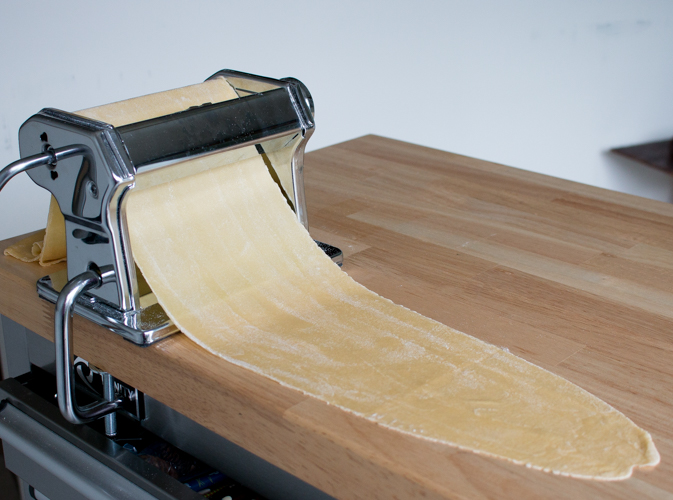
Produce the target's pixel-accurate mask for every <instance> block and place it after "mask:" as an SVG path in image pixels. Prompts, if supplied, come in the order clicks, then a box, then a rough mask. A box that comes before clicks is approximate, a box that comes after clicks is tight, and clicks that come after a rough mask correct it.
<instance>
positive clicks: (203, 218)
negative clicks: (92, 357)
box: [127, 156, 659, 480]
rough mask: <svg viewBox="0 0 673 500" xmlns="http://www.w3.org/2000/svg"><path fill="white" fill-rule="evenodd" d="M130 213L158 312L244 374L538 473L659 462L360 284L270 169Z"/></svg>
mask: <svg viewBox="0 0 673 500" xmlns="http://www.w3.org/2000/svg"><path fill="white" fill-rule="evenodd" d="M214 158H215V159H216V158H217V157H208V158H206V159H203V160H196V161H195V162H196V163H198V162H200V161H208V162H211V163H212V162H213V161H215V160H214ZM127 209H128V225H129V231H130V236H131V243H132V248H133V254H134V258H135V259H136V263H137V265H138V266H139V268H140V269H141V271H142V273H143V275H144V276H145V278H146V279H147V281H148V283H149V284H150V286H151V288H152V290H153V291H154V293H155V295H156V297H157V299H158V301H159V302H160V303H161V305H162V306H163V307H164V309H165V310H166V312H167V314H168V315H169V316H170V317H171V319H172V320H173V321H174V322H175V323H176V324H177V325H178V326H179V327H180V329H181V330H182V331H183V332H184V333H185V334H186V335H187V336H188V337H189V338H191V339H192V340H193V341H194V342H196V343H197V344H199V345H200V346H202V347H203V348H205V349H207V350H209V351H210V352H212V353H214V354H216V355H218V356H221V357H222V358H224V359H226V360H228V361H230V362H232V363H235V364H237V365H240V366H243V367H245V368H248V369H250V370H253V371H255V372H257V373H260V374H262V375H264V376H267V377H270V378H271V379H273V380H276V381H277V382H279V383H280V384H283V385H285V386H288V387H292V388H295V389H298V390H300V391H302V392H304V393H305V394H308V395H311V396H313V397H316V398H319V399H321V400H323V401H325V402H327V403H329V404H331V405H335V406H338V407H340V408H342V409H344V410H346V411H349V412H352V413H354V414H356V415H359V416H361V417H363V418H366V419H368V420H371V421H373V422H376V423H378V424H380V425H382V426H385V427H388V428H390V429H394V430H395V431H399V432H404V433H408V434H413V435H415V436H418V437H420V438H423V439H429V440H433V441H439V442H443V443H447V444H450V445H453V446H457V447H460V448H463V449H467V450H472V451H475V452H478V453H484V454H488V455H492V456H495V457H500V458H504V459H507V460H510V461H513V462H516V463H519V464H526V465H528V466H530V467H533V468H536V469H542V470H546V471H553V472H554V473H558V474H564V475H569V476H575V477H583V478H595V479H604V480H614V479H623V478H626V477H629V476H630V474H631V472H632V469H633V468H634V467H635V466H643V465H655V464H657V463H658V462H659V454H658V452H657V450H656V448H655V446H654V444H653V442H652V439H651V437H650V435H649V434H648V433H647V432H646V431H644V430H642V429H640V428H639V427H637V426H636V425H635V424H634V423H633V422H632V421H631V420H629V419H628V418H627V417H626V416H624V415H623V414H621V413H620V412H618V411H617V410H615V409H614V408H612V407H610V406H609V405H608V404H606V403H604V402H603V401H601V400H599V399H597V398H596V397H594V396H592V395H591V394H589V393H587V392H586V391H584V390H582V389H581V388H579V387H577V386H576V385H574V384H572V383H570V382H568V381H567V380H565V379H562V378H560V377H558V376H556V375H554V374H552V373H550V372H548V371H545V370H543V369H541V368H538V367H536V366H534V365H532V364H530V363H528V362H526V361H525V360H523V359H520V358H518V357H516V356H514V355H512V354H510V353H508V352H505V351H503V350H502V349H500V348H497V347H495V346H493V345H490V344H487V343H485V342H482V341H480V340H478V339H476V338H473V337H471V336H469V335H466V334H464V333H461V332H458V331H456V330H454V329H452V328H449V327H447V326H444V325H442V324H440V323H438V322H436V321H433V320H431V319H429V318H426V317H424V316H422V315H420V314H418V313H415V312H413V311H410V310H408V309H406V308H404V307H401V306H398V305H395V304H393V303H392V302H391V301H389V300H387V299H385V298H382V297H380V296H378V295H377V294H375V293H373V292H371V291H370V290H368V289H366V288H364V287H363V286H361V285H359V284H358V283H356V282H355V281H353V280H352V279H351V278H350V277H349V276H348V275H347V274H346V273H344V272H343V271H341V270H340V269H339V268H338V267H337V266H336V265H335V264H334V263H332V261H331V260H330V259H329V258H328V257H327V256H326V255H325V254H324V253H323V252H322V251H321V250H320V249H319V248H318V247H317V246H316V245H315V243H314V242H313V241H312V239H311V237H310V236H309V234H308V233H307V232H306V231H305V229H304V228H303V227H302V226H301V225H300V224H299V223H298V222H297V220H296V217H295V215H294V213H293V212H292V211H291V210H290V209H289V207H288V206H287V203H286V200H285V199H284V198H283V196H282V195H281V193H280V191H279V189H278V187H277V185H276V184H275V183H274V182H273V180H272V179H271V177H270V175H269V173H268V169H267V167H266V165H265V164H264V162H263V161H262V158H261V157H259V156H256V157H252V158H248V159H244V160H242V161H239V162H237V163H233V164H229V165H225V166H222V167H219V168H209V169H205V170H204V171H202V172H201V173H199V174H197V175H194V176H191V177H186V178H182V179H177V180H174V181H170V182H165V183H162V184H160V185H155V186H152V187H148V188H147V189H143V190H134V191H132V192H131V194H130V197H129V200H128V205H127Z"/></svg>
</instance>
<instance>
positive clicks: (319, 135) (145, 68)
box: [0, 0, 673, 239]
mask: <svg viewBox="0 0 673 500" xmlns="http://www.w3.org/2000/svg"><path fill="white" fill-rule="evenodd" d="M222 68H232V69H238V70H241V71H247V72H250V73H257V74H261V75H266V76H273V77H283V76H295V77H297V78H299V79H301V80H302V81H304V83H306V84H307V86H308V88H309V89H310V90H311V92H312V94H313V96H314V99H315V101H316V114H317V131H316V134H315V135H314V136H313V138H312V139H311V142H310V143H309V150H310V149H316V148H319V147H323V146H327V145H330V144H334V143H337V142H341V141H344V140H347V139H351V138H354V137H358V136H360V135H364V134H367V133H376V134H380V135H384V136H388V137H393V138H397V139H403V140H406V141H409V142H414V143H418V144H423V145H427V146H431V147H435V148H439V149H443V150H448V151H453V152H457V153H461V154H466V155H471V156H475V157H479V158H483V159H487V160H492V161H496V162H500V163H504V164H507V165H512V166H517V167H521V168H524V169H529V170H534V171H538V172H543V173H546V174H551V175H554V176H558V177H564V178H567V179H572V180H576V181H579V182H584V183H588V184H594V185H597V186H602V187H605V188H609V189H616V190H620V191H625V192H629V193H633V194H638V195H641V196H647V197H651V198H656V199H659V200H663V201H669V202H670V201H673V178H672V177H669V176H667V175H666V174H663V173H660V172H657V171H654V170H650V169H647V168H646V167H641V166H638V165H636V164H635V163H633V162H630V161H627V160H620V159H618V158H614V157H612V156H610V155H608V154H607V153H606V151H607V150H608V149H609V148H611V147H614V146H619V145H627V144H634V143H639V142H644V141H652V140H661V139H665V138H668V137H671V136H673V2H672V1H670V0H659V1H654V0H650V1H645V0H629V1H626V0H621V1H620V0H507V1H503V0H478V1H465V0H463V1H457V0H452V1H449V0H447V1H432V2H431V1H420V2H419V1H417V2H412V1H404V2H400V1H397V2H395V1H372V2H354V1H341V2H326V1H325V2H321V1H313V2H311V1H303V0H294V1H292V2H271V1H257V2H249V3H246V2H225V1H205V0H202V1H199V0H192V1H189V2H187V1H162V0H151V1H150V0H145V1H141V0H136V1H116V2H105V3H103V2H91V1H82V0H62V1H60V2H54V3H52V2H36V1H26V0H24V1H22V2H18V1H16V2H15V1H10V0H0V167H2V166H4V165H6V164H8V163H10V162H11V161H13V160H15V159H17V158H18V156H19V152H18V144H17V132H18V129H19V126H20V125H21V124H22V123H23V121H25V120H26V119H27V118H28V117H29V116H31V115H32V114H33V113H35V112H37V111H38V110H40V109H41V108H43V107H55V108H60V109H63V110H67V111H74V110H78V109H82V108H86V107H90V106H95V105H98V104H103V103H107V102H112V101H116V100H120V99H126V98H129V97H134V96H137V95H142V94H146V93H151V92H158V91H161V90H166V89H169V88H174V87H179V86H183V85H188V84H192V83H196V82H199V81H201V80H203V79H205V78H206V77H208V76H210V75H211V74H212V73H214V72H215V71H216V70H218V69H222ZM47 204H48V195H47V193H46V191H43V190H42V189H41V188H38V187H37V186H35V185H33V183H32V181H30V179H29V178H28V177H27V175H26V174H21V175H20V176H19V177H17V178H15V179H13V180H12V181H11V182H10V183H9V184H8V185H7V187H6V188H5V189H4V190H3V191H2V192H1V193H0V239H4V238H7V237H10V236H13V235H16V234H21V233H25V232H28V231H30V230H34V229H38V228H40V227H43V226H44V224H45V218H46V209H47Z"/></svg>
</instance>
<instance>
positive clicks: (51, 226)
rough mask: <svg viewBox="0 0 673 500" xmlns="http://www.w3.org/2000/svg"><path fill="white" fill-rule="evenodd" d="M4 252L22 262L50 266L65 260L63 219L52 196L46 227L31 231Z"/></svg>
mask: <svg viewBox="0 0 673 500" xmlns="http://www.w3.org/2000/svg"><path fill="white" fill-rule="evenodd" d="M4 254H5V255H9V256H11V257H14V258H15V259H19V260H21V261H23V262H35V261H37V262H39V264H40V265H41V266H50V265H51V264H56V263H58V262H63V261H64V260H65V257H66V249H65V220H64V219H63V214H61V210H60V209H59V208H58V203H57V202H56V199H55V198H54V197H53V196H52V197H51V201H50V203H49V214H48V215H47V228H46V229H42V230H41V231H36V232H34V233H31V234H30V235H29V236H27V237H26V238H24V239H22V240H21V241H19V242H17V243H15V244H13V245H11V246H9V247H7V248H5V250H4Z"/></svg>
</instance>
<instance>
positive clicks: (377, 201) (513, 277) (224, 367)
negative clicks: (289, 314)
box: [0, 136, 673, 499]
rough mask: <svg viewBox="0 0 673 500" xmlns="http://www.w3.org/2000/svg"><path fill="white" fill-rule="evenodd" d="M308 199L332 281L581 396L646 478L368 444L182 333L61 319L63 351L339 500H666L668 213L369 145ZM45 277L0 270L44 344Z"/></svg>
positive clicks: (47, 313) (672, 330)
mask: <svg viewBox="0 0 673 500" xmlns="http://www.w3.org/2000/svg"><path fill="white" fill-rule="evenodd" d="M306 193H307V198H308V206H309V216H310V223H311V228H312V229H311V232H312V234H313V236H314V237H315V238H318V239H321V240H323V241H326V242H328V243H331V244H334V245H337V246H339V247H341V248H342V249H343V250H344V253H345V261H344V267H343V270H344V271H345V272H347V273H349V274H350V275H351V276H352V277H353V278H355V279H356V280H357V281H359V282H360V283H362V284H364V285H365V286H367V287H368V288H370V289H372V290H374V291H375V292H377V293H379V294H381V295H383V296H385V297H388V298H390V299H392V300H394V301H395V302H397V303H399V304H403V305H405V306H407V307H410V308H411V309H414V310H416V311H418V312H420V313H422V314H425V315H426V316H429V317H431V318H434V319H436V320H438V321H441V322H443V323H445V324H447V325H449V326H452V327H455V328H457V329H459V330H462V331H464V332H466V333H469V334H471V335H474V336H476V337H479V338H481V339H483V340H486V341H488V342H492V343H494V344H496V345H499V346H503V347H507V348H508V349H509V350H510V351H511V352H513V353H515V354H517V355H519V356H521V357H523V358H525V359H527V360H529V361H531V362H533V363H535V364H537V365H539V366H542V367H544V368H546V369H548V370H551V371H552V372H554V373H557V374H558V375H561V376H562V377H565V378H567V379H569V380H571V381H572V382H574V383H576V384H578V385H580V386H581V387H583V388H585V389H587V390H589V391H590V392H592V393H593V394H595V395H596V396H598V397H600V398H602V399H603V400H605V401H607V402H608V403H610V404H611V405H613V406H614V407H616V408H617V409H619V410H620V411H622V412H623V413H625V414H626V415H627V416H628V417H630V418H631V419H633V420H634V421H635V422H636V424H638V425H640V426H641V427H643V428H645V429H647V430H649V431H650V432H651V433H652V435H653V438H654V441H655V443H656V445H657V447H658V449H659V451H660V453H661V464H660V465H659V466H658V467H656V468H654V469H652V470H637V471H636V472H635V474H634V476H633V477H632V478H631V479H629V480H626V481H619V482H597V481H587V480H578V479H569V478H564V477H557V476H554V475H552V474H546V473H544V472H538V471H533V470H529V469H526V468H525V467H521V466H517V465H512V464H510V463H507V462H505V461H502V460H497V459H492V458H487V457H484V456H480V455H476V454H474V453H470V452H465V451H459V450H457V449H454V448H451V447H449V446H443V445H438V444H435V443H429V442H426V441H422V440H420V439H415V438H412V437H409V436H405V435H401V434H397V433H395V432H392V431H389V430H384V429H382V428H379V427H378V426H377V425H375V424H373V423H370V422H367V421H365V420H363V419H360V418H357V417H354V416H353V415H350V414H348V413H345V412H343V411H341V410H339V409H336V408H334V407H330V406H327V405H326V404H323V403H321V402H319V401H317V400H315V399H312V398H309V397H306V396H303V395H302V394H300V393H298V392H296V391H293V390H290V389H287V388H285V387H281V386H280V385H278V384H277V383H275V382H272V381H270V380H268V379H266V378H264V377H262V376H260V375H257V374H255V373H253V372H250V371H248V370H246V369H243V368H240V367H237V366H234V365H232V364H230V363H228V362H226V361H224V360H222V359H219V358H217V357H215V356H213V355H211V354H209V353H208V352H206V351H205V350H203V349H200V348H198V347H197V346H195V345H194V344H192V343H191V342H190V341H189V340H188V339H187V338H185V337H184V336H183V335H177V336H174V337H172V338H170V339H168V340H165V341H162V342H160V343H158V344H156V345H154V346H151V347H149V348H139V347H136V346H134V345H132V344H130V343H128V342H126V341H123V340H122V339H121V338H119V337H117V336H116V335H114V334H112V333H110V332H108V331H106V330H104V329H103V328H100V327H97V326H95V325H93V324H92V323H89V322H87V321H85V320H82V319H80V318H76V320H75V329H76V332H75V351H76V353H77V354H78V355H80V356H82V357H84V358H85V359H88V360H89V361H91V362H92V363H94V364H95V365H97V366H99V367H100V368H102V369H104V370H107V371H109V372H111V373H112V374H113V375H114V376H115V377H117V378H119V379H121V380H123V381H125V382H127V383H129V384H131V385H133V386H135V387H137V388H138V389H140V390H142V391H144V392H145V393H147V394H149V395H150V396H152V397H154V398H156V399H158V400H159V401H161V402H163V403H165V404H167V405H169V406H171V407H172V408H174V409H176V410H177V411H179V412H181V413H183V414H184V415H186V416H187V417H189V418H191V419H193V420H195V421H197V422H200V423H201V424H202V425H204V426H206V427H208V428H209V429H211V430H213V431H215V432H217V433H218V434H220V435H222V436H224V437H226V438H228V439H230V440H231V441H233V442H235V443H236V444H238V445H240V446H242V447H244V448H246V449H248V450H249V451H251V452H253V453H255V454H257V455H259V456H260V457H262V458H264V459H266V460H268V461H269V462H271V463H273V464H275V465H277V466H279V467H281V468H282V469H284V470H286V471H288V472H290V473H292V474H294V475H296V476H298V477H300V478H302V479H304V480H305V481H307V482H309V483H311V484H313V485H314V486H316V487H318V488H320V489H322V490H324V491H325V492H327V493H329V494H331V495H334V496H335V497H338V498H349V499H364V498H367V499H370V498H382V499H390V498H399V499H408V498H425V499H436V498H516V499H523V498H569V499H570V498H572V499H577V498H673V466H672V464H673V430H672V425H673V422H672V411H671V410H672V407H673V378H672V374H673V307H672V306H673V205H668V204H665V203H661V202H657V201H651V200H646V199H643V198H638V197H635V196H630V195H626V194H620V193H615V192H611V191H606V190H603V189H599V188H594V187H589V186H585V185H581V184H576V183H572V182H568V181H564V180H559V179H555V178H551V177H546V176H543V175H539V174H534V173H531V172H525V171H522V170H517V169H514V168H510V167H504V166H502V165H497V164H493V163H488V162H485V161H481V160H475V159H472V158H467V157H464V156H458V155H454V154H450V153H445V152H441V151H436V150H432V149H427V148H423V147H419V146H414V145H411V144H406V143H402V142H397V141H393V140H389V139H384V138H381V137H376V136H367V137H363V138H360V139H356V140H353V141H349V142H346V143H343V144H339V145H336V146H332V147H329V148H326V149H322V150H320V151H316V152H313V153H310V154H308V156H307V158H306ZM9 243H10V241H6V242H3V248H4V247H5V246H7V245H8V244H9ZM43 274H45V271H44V269H41V268H40V267H39V266H37V265H32V264H22V263H20V262H17V261H15V260H12V259H10V258H7V257H2V258H0V313H1V314H3V315H5V316H8V317H9V318H11V319H13V320H14V321H17V322H19V323H21V324H22V325H24V326H26V327H27V328H29V329H31V330H33V331H34V332H37V333H38V334H40V335H42V336H44V337H47V338H52V325H53V307H52V306H51V305H50V304H47V303H45V302H43V301H42V300H40V299H38V297H37V295H36V292H35V281H36V279H37V278H38V277H40V276H41V275H43Z"/></svg>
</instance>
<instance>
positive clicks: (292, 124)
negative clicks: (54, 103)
mask: <svg viewBox="0 0 673 500" xmlns="http://www.w3.org/2000/svg"><path fill="white" fill-rule="evenodd" d="M217 79H222V80H218V81H219V82H221V83H222V84H223V85H228V86H230V89H229V91H230V92H231V91H232V90H233V93H232V96H233V97H232V98H230V99H228V100H223V101H221V102H198V103H196V105H190V106H189V107H188V108H187V109H180V110H179V111H177V112H175V111H171V112H168V113H164V114H161V112H160V113H159V116H152V117H151V118H149V119H144V120H142V121H138V122H135V123H128V124H124V125H121V126H113V125H111V124H109V123H104V122H102V121H98V120H94V119H90V118H86V117H85V116H82V115H81V114H74V113H67V112H64V111H60V110H57V109H51V108H46V109H43V110H42V111H40V112H39V113H37V114H36V115H34V116H32V117H31V118H29V119H28V120H27V121H26V122H25V123H24V124H23V125H22V126H21V128H20V131H19V146H20V152H21V157H22V159H21V160H19V161H16V162H14V163H12V164H10V165H9V166H7V167H5V168H4V169H3V170H2V171H0V189H2V187H3V186H4V185H5V184H6V183H7V181H9V179H11V178H12V177H13V176H15V175H17V174H18V173H20V172H23V171H26V172H27V173H28V175H29V176H30V177H31V179H33V181H34V182H35V183H36V184H38V185H39V186H42V187H43V188H45V189H47V190H48V191H50V192H51V193H52V195H53V196H54V197H55V199H56V200H57V202H58V205H59V207H60V209H61V212H62V213H63V216H64V218H65V227H66V244H67V261H68V262H67V276H65V274H62V275H58V274H52V275H50V276H45V277H44V278H42V279H40V280H39V281H38V283H37V289H38V294H39V295H40V297H42V298H44V299H46V300H48V301H51V302H54V303H55V304H56V310H55V322H54V323H55V345H56V368H57V369H56V371H57V381H58V384H57V385H58V395H59V397H58V399H59V406H60V408H61V412H62V413H63V415H64V416H65V417H66V418H67V419H68V420H69V421H71V422H73V423H84V422H87V421H90V420H92V419H94V418H98V417H100V416H103V415H106V414H110V413H111V412H113V411H114V410H115V409H116V408H117V407H118V406H119V404H120V401H119V400H118V399H117V396H116V395H115V393H116V391H115V390H114V388H113V387H112V386H111V385H110V384H111V382H109V379H110V377H108V382H107V385H104V387H107V390H106V394H105V397H106V399H107V401H100V402H98V403H96V404H94V405H92V406H91V407H86V408H79V407H78V406H77V404H76V402H75V398H74V381H73V377H74V368H73V361H72V357H73V355H72V332H71V330H72V325H71V322H72V319H71V317H72V313H73V311H74V312H75V313H77V314H80V315H81V316H83V317H86V318H88V319H90V320H92V321H94V322H95V323H97V324H99V325H102V326H104V327H106V328H109V329H110V330H112V331H114V332H116V333H118V334H120V335H121V336H122V337H124V338H125V339H127V340H129V341H131V342H133V343H136V344H139V345H148V344H151V343H153V342H156V341H158V340H160V339H162V338H165V337H166V336H168V335H170V334H172V333H175V332H176V331H177V328H176V327H175V326H174V325H173V324H172V323H171V321H170V320H169V318H168V317H167V315H166V313H165V312H164V311H163V309H162V308H161V306H160V305H159V304H158V303H157V301H156V299H155V298H154V297H153V294H152V292H151V290H150V289H149V287H148V286H147V284H146V283H145V282H144V280H143V278H142V276H141V274H140V273H139V271H138V269H137V268H136V266H135V264H134V259H133V248H132V242H131V241H130V239H129V235H128V230H127V227H126V216H125V202H126V199H127V198H126V197H127V195H128V193H129V191H130V190H131V189H133V188H134V187H135V183H136V178H137V176H138V175H139V174H141V173H143V172H145V171H149V170H150V169H154V168H162V167H171V168H176V166H177V168H181V167H180V164H181V163H183V162H184V160H187V159H192V158H196V157H200V156H203V155H210V154H213V153H220V152H227V151H232V152H233V151H243V150H244V149H245V148H248V149H247V151H252V154H259V155H262V156H263V158H264V160H265V163H267V166H268V167H269V171H270V172H271V173H272V175H275V176H277V175H279V174H281V169H286V170H287V171H285V172H283V175H284V176H285V178H286V179H290V181H289V182H286V184H285V185H282V183H281V182H280V181H279V179H278V178H277V177H274V180H276V181H277V182H278V183H279V186H280V188H281V190H282V191H283V194H284V195H285V197H286V199H287V201H288V204H289V205H290V206H291V207H292V208H293V209H294V211H295V213H296V216H297V219H298V220H299V222H301V223H302V224H303V225H304V226H305V227H306V228H307V229H308V219H307V213H306V200H305V197H304V184H303V167H304V161H303V159H304V150H305V147H306V142H307V141H308V139H309V138H310V136H311V134H312V133H313V131H314V127H315V125H314V119H313V99H312V97H311V94H310V93H309V91H308V89H307V88H306V86H305V85H304V84H302V83H301V82H300V81H299V80H296V79H294V78H284V79H281V80H276V79H271V78H265V77H260V76H255V75H250V74H247V73H241V72H237V71H230V70H223V71H219V72H218V73H215V74H214V75H213V76H211V77H210V78H209V79H208V80H207V81H206V82H208V81H214V80H217ZM195 87H196V86H195ZM189 88H190V87H186V88H185V89H189ZM159 95H160V94H154V96H159ZM149 97H152V96H149ZM192 104H193V103H192ZM280 152H283V154H282V155H279V154H278V153H280ZM272 157H273V158H286V159H287V161H285V162H280V163H285V164H278V162H276V164H272V163H273V162H272V160H271V159H270V158H272ZM184 165H187V166H186V167H184V168H189V166H188V165H189V163H188V162H184ZM188 174H189V172H182V173H181V175H188ZM316 243H317V244H318V245H319V246H320V247H321V248H322V249H323V250H324V251H325V252H326V253H327V254H328V255H329V256H330V257H331V258H332V259H333V260H334V261H335V262H337V263H338V264H341V260H342V254H341V251H340V250H339V249H337V248H335V247H332V246H330V245H326V244H323V243H320V242H316ZM63 273H65V271H63Z"/></svg>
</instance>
